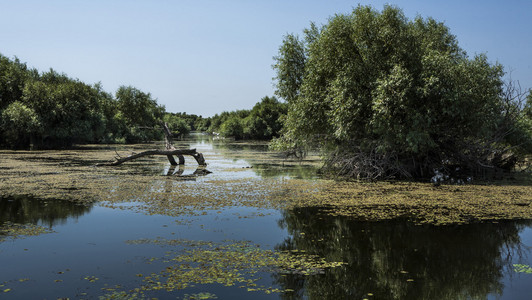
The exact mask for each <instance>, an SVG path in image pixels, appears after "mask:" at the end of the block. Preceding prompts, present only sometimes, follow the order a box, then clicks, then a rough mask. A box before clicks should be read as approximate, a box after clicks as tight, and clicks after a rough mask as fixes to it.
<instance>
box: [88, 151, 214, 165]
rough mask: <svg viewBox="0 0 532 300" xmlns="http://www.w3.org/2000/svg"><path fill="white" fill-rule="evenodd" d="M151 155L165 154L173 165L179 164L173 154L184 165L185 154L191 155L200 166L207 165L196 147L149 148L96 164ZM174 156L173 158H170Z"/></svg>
mask: <svg viewBox="0 0 532 300" xmlns="http://www.w3.org/2000/svg"><path fill="white" fill-rule="evenodd" d="M151 155H164V156H167V157H169V159H168V160H170V163H171V164H172V165H177V163H176V161H175V160H174V159H173V155H175V156H177V158H178V159H179V164H180V165H184V164H185V158H184V157H183V155H190V156H192V157H194V159H196V162H198V165H200V166H206V165H207V163H206V162H205V158H203V154H201V153H199V152H197V151H196V149H184V150H178V149H173V150H148V151H143V152H140V153H135V154H132V155H130V156H127V157H117V158H116V160H115V161H113V162H108V163H99V164H96V166H118V165H120V164H123V163H125V162H127V161H130V160H134V159H137V158H140V157H143V156H151ZM170 158H172V159H170Z"/></svg>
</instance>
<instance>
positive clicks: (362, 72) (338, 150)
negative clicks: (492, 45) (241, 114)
mask: <svg viewBox="0 0 532 300" xmlns="http://www.w3.org/2000/svg"><path fill="white" fill-rule="evenodd" d="M304 33H305V38H304V39H300V38H299V37H298V36H296V35H293V34H289V35H287V36H286V37H285V39H284V41H283V43H282V45H281V46H280V47H279V54H278V56H276V57H274V59H275V64H274V66H273V67H274V69H275V71H276V72H277V77H276V80H277V94H278V95H279V96H281V97H283V98H284V99H285V100H286V101H287V102H288V104H289V108H288V115H287V118H286V122H285V127H284V129H283V136H282V138H281V139H280V140H278V141H276V144H277V145H278V146H281V147H308V146H309V145H319V147H320V149H322V150H324V151H325V155H326V158H327V167H328V169H330V170H336V171H338V173H339V174H343V175H349V176H362V177H370V178H380V177H387V176H404V177H419V176H427V175H428V174H429V173H431V171H432V169H433V168H435V167H437V166H441V165H460V166H462V167H465V168H468V169H470V170H472V169H475V170H476V169H478V168H480V167H481V166H489V167H501V166H502V165H503V164H504V163H508V159H509V158H510V157H512V159H513V160H515V157H516V155H517V154H519V153H521V154H522V153H530V151H531V150H532V149H531V147H530V143H528V146H526V147H525V145H526V143H525V142H522V143H521V145H510V144H509V138H510V137H511V136H512V135H515V134H517V133H518V132H519V135H520V136H521V137H526V138H527V139H528V140H531V134H530V126H528V128H525V127H526V126H516V124H517V120H518V119H519V117H517V116H518V115H522V111H523V105H522V103H519V102H518V101H514V100H515V98H520V97H514V96H515V95H512V96H510V98H512V99H513V100H512V99H510V100H509V99H508V97H506V98H505V90H504V81H503V79H502V78H503V75H504V70H503V67H502V66H501V65H500V64H498V63H495V64H493V63H490V62H489V61H488V58H487V56H486V55H484V54H480V55H476V56H474V57H472V58H470V57H468V56H467V54H466V52H465V51H464V50H462V49H461V48H460V47H459V45H458V41H457V40H456V37H455V36H454V35H452V34H451V32H450V30H449V28H448V27H446V26H445V25H444V24H443V23H441V22H437V21H436V20H434V19H432V18H428V19H423V18H421V17H417V18H416V19H414V20H408V19H407V18H406V17H405V16H404V14H403V12H402V11H401V10H400V9H398V8H396V7H393V6H385V7H384V9H383V10H382V11H380V12H379V11H377V10H375V9H373V8H372V7H370V6H358V7H357V8H356V9H354V10H353V12H352V13H351V14H349V15H335V16H333V17H331V18H330V19H329V21H328V23H327V24H325V25H323V26H322V27H321V28H317V27H316V26H315V25H314V24H312V25H311V27H310V29H307V30H305V32H304ZM521 98H522V97H521ZM509 106H510V107H513V108H516V109H517V111H518V112H517V114H515V115H514V116H512V118H507V117H508V114H507V112H508V109H507V108H508V107H509ZM511 147H513V148H512V150H509V149H510V148H511ZM513 160H512V161H513ZM496 161H497V162H496Z"/></svg>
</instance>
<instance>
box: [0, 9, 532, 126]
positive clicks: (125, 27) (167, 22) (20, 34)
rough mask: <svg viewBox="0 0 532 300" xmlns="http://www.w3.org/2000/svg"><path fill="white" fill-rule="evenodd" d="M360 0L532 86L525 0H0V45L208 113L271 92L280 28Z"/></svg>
mask: <svg viewBox="0 0 532 300" xmlns="http://www.w3.org/2000/svg"><path fill="white" fill-rule="evenodd" d="M359 3H360V4H363V5H366V4H370V5H372V6H373V7H375V8H377V9H379V10H380V9H382V7H383V5H384V4H385V3H389V4H392V5H396V6H398V7H400V8H402V9H403V11H404V13H405V15H406V16H407V17H408V18H410V19H412V18H414V17H416V16H417V15H420V16H422V17H433V18H435V19H436V20H438V21H443V22H445V24H446V25H447V26H448V27H449V28H450V29H451V32H452V33H453V34H455V35H456V36H457V38H458V41H459V43H460V45H461V47H462V48H463V49H465V50H466V51H467V52H468V54H469V55H470V56H472V55H474V54H478V53H486V54H487V56H488V58H489V59H490V61H492V62H499V63H501V64H502V65H504V66H505V68H506V70H507V71H511V77H512V79H514V80H519V81H520V83H521V86H522V87H524V88H529V87H532V51H531V50H532V1H513V0H506V1H469V0H462V1H455V0H447V1H436V0H435V1H428V0H424V1H421V0H419V1H360V2H357V1H342V0H328V1H326V0H322V1H314V0H307V1H303V0H264V1H259V0H247V1H237V0H224V1H221V0H217V1H205V0H194V1H192V0H189V1H155V0H152V1H135V0H129V1H125V0H124V1H121V0H115V1H99V0H92V1H79V0H68V1H67V0H65V1H59V0H47V1H25V0H20V1H8V0H0V53H1V54H3V55H5V56H8V57H13V56H17V57H18V58H19V59H20V60H21V61H23V62H26V63H27V64H28V66H30V67H35V68H37V69H39V70H40V71H46V70H48V69H49V68H53V69H55V70H56V71H59V72H64V73H66V74H68V75H69V76H71V77H73V78H78V79H80V80H82V81H84V82H86V83H96V82H101V83H102V84H103V87H104V89H105V90H106V91H108V92H112V93H114V92H115V91H116V90H117V88H118V87H119V86H120V85H132V86H134V87H137V88H139V89H141V90H142V91H145V92H149V93H151V94H152V96H153V97H154V98H157V99H158V102H159V103H160V104H163V105H165V106H166V109H167V110H168V111H171V112H182V111H185V112H188V113H194V114H198V115H203V116H212V115H214V114H215V113H219V112H221V111H224V110H226V111H227V110H235V109H244V108H246V109H248V108H251V107H252V106H253V105H254V104H255V103H256V102H258V101H260V99H261V98H262V97H263V96H267V95H268V96H270V95H273V91H274V87H273V81H272V78H273V77H274V76H275V74H274V72H273V70H272V69H271V65H272V63H273V60H272V57H273V56H274V55H276V54H277V49H278V47H279V45H280V43H281V41H282V38H283V36H284V35H285V34H287V33H301V31H302V30H303V29H304V28H305V27H308V25H309V23H310V22H311V21H314V22H316V23H317V24H325V23H326V22H327V19H328V18H329V17H330V16H332V15H334V14H336V13H350V12H351V11H352V9H353V7H356V6H357V5H358V4H359Z"/></svg>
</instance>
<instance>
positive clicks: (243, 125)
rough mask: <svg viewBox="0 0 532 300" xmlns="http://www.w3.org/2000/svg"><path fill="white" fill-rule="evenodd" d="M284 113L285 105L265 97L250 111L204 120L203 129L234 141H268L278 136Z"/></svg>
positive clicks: (220, 115) (228, 113)
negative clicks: (232, 138) (231, 138)
mask: <svg viewBox="0 0 532 300" xmlns="http://www.w3.org/2000/svg"><path fill="white" fill-rule="evenodd" d="M286 112H287V105H286V103H282V102H279V101H278V100H277V98H275V97H268V96H266V97H263V98H262V100H261V101H260V102H259V103H257V104H255V106H254V107H253V108H252V109H251V110H236V111H231V112H223V113H221V114H216V115H215V116H214V117H212V118H209V119H206V120H205V122H204V123H203V124H204V125H203V126H204V127H203V129H205V127H206V130H207V131H209V132H212V133H217V134H220V135H222V136H224V137H228V136H230V137H234V138H235V139H254V140H269V139H271V138H273V137H278V136H279V134H280V131H281V128H282V127H283V125H282V119H283V117H284V116H285V115H286Z"/></svg>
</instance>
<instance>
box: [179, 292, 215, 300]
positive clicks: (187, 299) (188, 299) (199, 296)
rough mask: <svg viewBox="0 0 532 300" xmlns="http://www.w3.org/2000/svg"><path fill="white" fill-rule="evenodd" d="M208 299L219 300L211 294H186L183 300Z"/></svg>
mask: <svg viewBox="0 0 532 300" xmlns="http://www.w3.org/2000/svg"><path fill="white" fill-rule="evenodd" d="M206 299H218V297H217V296H216V295H215V294H211V293H197V294H190V295H189V294H185V296H183V300H206Z"/></svg>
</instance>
